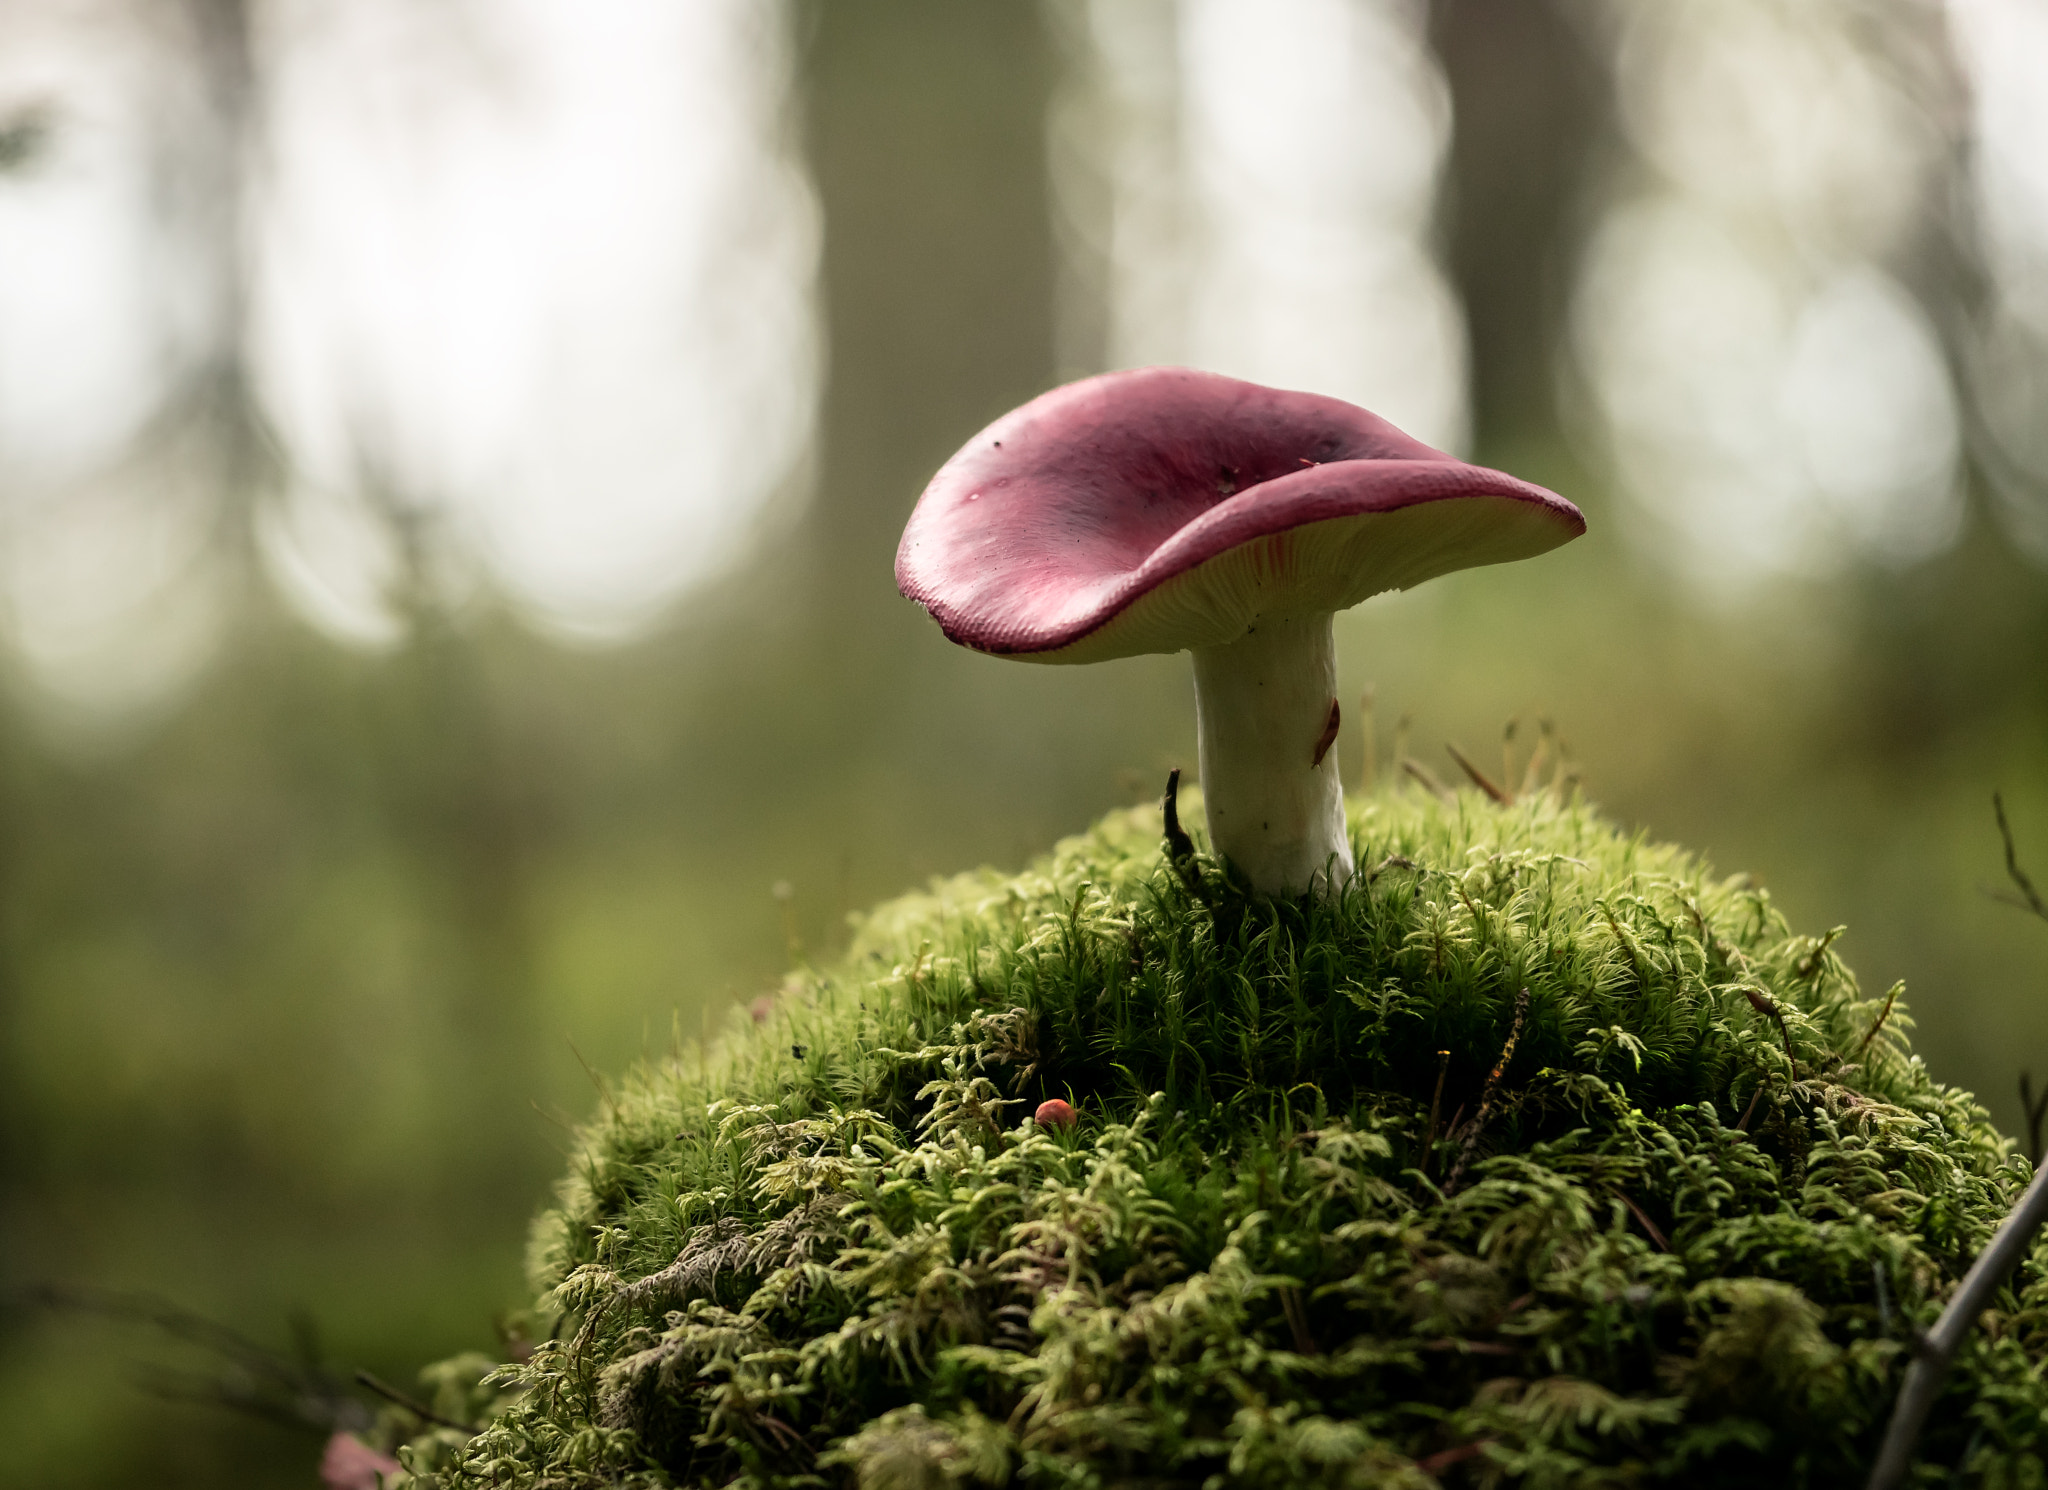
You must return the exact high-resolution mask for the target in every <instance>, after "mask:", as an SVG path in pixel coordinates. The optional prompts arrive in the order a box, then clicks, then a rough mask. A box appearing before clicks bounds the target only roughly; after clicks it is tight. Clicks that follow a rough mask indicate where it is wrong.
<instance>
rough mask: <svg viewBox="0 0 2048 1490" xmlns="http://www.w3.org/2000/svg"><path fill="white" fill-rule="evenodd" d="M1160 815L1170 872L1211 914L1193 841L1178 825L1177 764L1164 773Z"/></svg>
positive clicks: (1212, 906)
mask: <svg viewBox="0 0 2048 1490" xmlns="http://www.w3.org/2000/svg"><path fill="white" fill-rule="evenodd" d="M1160 807H1161V815H1162V816H1163V817H1164V818H1165V820H1166V862H1167V863H1169V864H1171V865H1172V866H1173V872H1174V874H1175V875H1176V876H1178V877H1179V879H1180V882H1181V883H1182V884H1183V885H1185V886H1186V887H1187V890H1188V893H1189V894H1190V895H1192V896H1194V897H1195V899H1197V900H1199V901H1201V902H1202V904H1203V905H1205V906H1207V907H1208V908H1209V912H1210V914H1211V915H1213V914H1215V911H1216V902H1215V901H1214V900H1213V899H1211V898H1210V895H1209V886H1208V885H1207V884H1206V883H1205V882H1204V881H1203V879H1202V871H1201V869H1200V868H1199V867H1198V866H1197V865H1196V863H1195V840H1194V839H1192V838H1190V837H1188V835H1187V830H1186V829H1185V828H1183V827H1181V825H1180V767H1179V766H1175V767H1174V768H1173V769H1172V770H1171V771H1169V772H1167V773H1166V797H1165V800H1164V801H1163V802H1162V803H1161V804H1160Z"/></svg>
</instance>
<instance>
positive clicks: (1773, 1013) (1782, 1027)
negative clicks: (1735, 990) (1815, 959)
mask: <svg viewBox="0 0 2048 1490" xmlns="http://www.w3.org/2000/svg"><path fill="white" fill-rule="evenodd" d="M1742 996H1743V997H1744V998H1746V999H1748V1000H1749V1006H1750V1008H1752V1009H1754V1010H1756V1012H1757V1013H1759V1014H1762V1015H1764V1016H1765V1017H1766V1018H1769V1019H1771V1020H1774V1021H1775V1022H1776V1023H1777V1026H1778V1033H1779V1034H1780V1035H1782V1036H1783V1037H1784V1040H1785V1064H1786V1065H1788V1066H1790V1067H1791V1068H1792V1079H1793V1080H1794V1081H1797V1080H1798V1079H1799V1060H1798V1058H1797V1057H1796V1056H1794V1055H1793V1054H1792V1030H1791V1027H1790V1026H1788V1025H1787V1024H1786V1023H1785V1014H1784V1011H1783V1010H1781V1009H1780V1008H1779V1007H1778V1005H1777V1001H1776V1000H1774V999H1773V998H1772V997H1771V996H1770V995H1769V994H1768V993H1765V992H1764V991H1763V990H1762V989H1761V988H1752V987H1750V986H1749V985H1748V984H1744V985H1743V988H1742Z"/></svg>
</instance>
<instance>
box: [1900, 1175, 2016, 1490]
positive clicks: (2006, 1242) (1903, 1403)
mask: <svg viewBox="0 0 2048 1490" xmlns="http://www.w3.org/2000/svg"><path fill="white" fill-rule="evenodd" d="M2044 1218H2048V1170H2036V1171H2035V1172H2034V1178H2033V1179H2032V1180H2031V1181H2029V1182H2028V1184H2027V1188H2026V1189H2025V1190H2024V1191H2022V1192H2021V1194H2020V1199H2019V1204H2017V1205H2015V1206H2014V1207H2013V1208H2012V1212H2011V1214H2010V1215H2008V1216H2007V1217H2006V1218H2005V1221H2004V1223H2003V1224H2002V1225H2000V1227H1999V1228H1998V1231H1997V1232H1996V1233H1995V1234H1994V1235H1993V1236H1992V1238H1991V1245H1990V1246H1988V1247H1986V1248H1985V1249H1984V1250H1983V1251H1982V1252H1980V1253H1978V1254H1977V1260H1976V1261H1975V1262H1974V1263H1972V1264H1971V1265H1970V1271H1969V1272H1967V1273H1965V1274H1964V1275H1963V1281H1962V1284H1961V1285H1960V1286H1959V1287H1958V1288H1957V1289H1956V1291H1955V1296H1954V1297H1953V1298H1951V1299H1950V1300H1949V1301H1948V1306H1947V1307H1946V1308H1944V1309H1943V1310H1942V1311H1941V1318H1939V1319H1937V1320H1936V1321H1935V1322H1934V1328H1933V1329H1931V1330H1929V1331H1928V1332H1927V1333H1926V1335H1925V1336H1923V1337H1922V1338H1921V1340H1920V1347H1919V1350H1918V1351H1917V1352H1916V1353H1915V1356H1914V1359H1913V1363H1912V1364H1911V1365H1910V1366H1908V1367H1907V1368H1906V1380H1905V1384H1904V1385H1903V1386H1901V1387H1900V1388H1899V1400H1898V1405H1897V1406H1896V1407H1894V1408H1893V1409H1892V1420H1891V1425H1890V1426H1889V1427H1888V1428H1886V1429H1885V1435H1884V1442H1883V1443H1882V1444H1881V1445H1880V1446H1879V1447H1878V1451H1877V1463H1876V1464H1875V1465H1874V1466H1873V1467H1872V1468H1871V1471H1870V1480H1869V1482H1868V1490H1895V1487H1896V1486H1899V1485H1902V1484H1904V1483H1905V1481H1906V1474H1907V1471H1908V1470H1910V1469H1911V1468H1912V1463H1913V1445H1914V1443H1915V1442H1916V1441H1917V1440H1918V1439H1919V1437H1920V1429H1921V1427H1922V1425H1924V1424H1925V1423H1926V1421H1927V1413H1928V1410H1929V1409H1930V1408H1932V1407H1933V1406H1934V1399H1935V1398H1936V1397H1937V1396H1939V1395H1940V1393H1941V1379H1942V1377H1944V1376H1946V1375H1947V1374H1948V1363H1949V1361H1950V1360H1951V1359H1953V1358H1954V1356H1955V1353H1956V1351H1957V1349H1958V1348H1960V1347H1961V1345H1962V1343H1963V1337H1964V1336H1966V1335H1968V1334H1969V1332H1970V1331H1971V1330H1972V1329H1974V1328H1976V1324H1977V1316H1978V1315H1980V1314H1982V1313H1983V1312H1984V1306H1985V1305H1986V1304H1988V1303H1990V1302H1991V1296H1992V1295H1993V1294H1995V1293H1996V1292H1997V1291H1998V1289H1999V1286H2000V1285H2001V1284H2002V1283H2004V1282H2005V1279H2006V1275H2007V1274H2009V1273H2010V1272H2012V1270H2013V1268H2014V1267H2016V1266H2017V1265H2018V1264H2019V1262H2020V1260H2021V1259H2022V1258H2024V1257H2025V1256H2026V1255H2027V1252H2028V1250H2029V1249H2030V1248H2031V1247H2032V1246H2033V1243H2034V1233H2035V1232H2036V1231H2037V1230H2038V1229H2039V1228H2040V1225H2041V1222H2042V1220H2043V1219H2044Z"/></svg>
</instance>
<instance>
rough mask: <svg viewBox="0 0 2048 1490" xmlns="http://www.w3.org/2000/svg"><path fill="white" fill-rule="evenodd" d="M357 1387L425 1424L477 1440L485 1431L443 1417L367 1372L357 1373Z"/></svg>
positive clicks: (474, 1425)
mask: <svg viewBox="0 0 2048 1490" xmlns="http://www.w3.org/2000/svg"><path fill="white" fill-rule="evenodd" d="M356 1385H357V1386H359V1387H362V1388H363V1389H364V1390H365V1391H371V1392H375V1393H376V1394H377V1395H378V1396H380V1397H382V1398H383V1399H384V1400H385V1401H386V1402H393V1403H396V1404H397V1405H398V1406H400V1407H402V1408H404V1409H405V1410H406V1411H407V1412H409V1413H411V1414H412V1415H413V1416H414V1417H416V1418H418V1419H419V1420H420V1421H421V1422H423V1423H434V1424H437V1425H438V1426H440V1427H443V1428H453V1429H454V1430H455V1431H456V1432H457V1433H467V1434H468V1435H469V1436H470V1437H471V1438H475V1437H476V1436H477V1434H479V1433H481V1432H483V1431H484V1430H483V1429H482V1428H480V1427H478V1426H477V1425H476V1424H475V1423H464V1422H458V1421H457V1420H456V1419H454V1418H450V1417H443V1416H442V1415H441V1414H440V1413H438V1412H436V1411H434V1409H433V1408H431V1407H429V1406H427V1405H426V1404H425V1403H424V1402H421V1401H420V1400H419V1399H418V1398H416V1397H408V1396H407V1395H406V1394H405V1393H404V1392H401V1391H400V1390H399V1389H398V1388H397V1387H395V1386H392V1385H391V1384H390V1383H389V1382H387V1381H380V1380H379V1379H378V1378H377V1377H375V1376H372V1375H371V1374H370V1373H369V1372H367V1371H358V1372H356Z"/></svg>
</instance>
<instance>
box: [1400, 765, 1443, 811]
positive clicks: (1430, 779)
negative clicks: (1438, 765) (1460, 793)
mask: <svg viewBox="0 0 2048 1490" xmlns="http://www.w3.org/2000/svg"><path fill="white" fill-rule="evenodd" d="M1401 769H1402V770H1403V771H1405V772H1407V773H1408V774H1409V775H1410V776H1412V777H1414V778H1415V780H1417V781H1419V782H1421V783H1422V786H1423V788H1424V790H1426V791H1428V792H1431V793H1432V794H1434V795H1435V796H1438V797H1441V798H1442V799H1443V800H1444V801H1446V802H1450V801H1455V800H1456V798H1455V797H1454V796H1453V794H1452V792H1451V789H1450V788H1449V787H1447V786H1445V785H1444V784H1443V783H1442V782H1441V781H1438V780H1437V779H1436V777H1435V776H1433V775H1431V774H1430V770H1429V767H1427V766H1425V765H1424V764H1423V763H1422V762H1421V761H1419V760H1417V759H1416V758H1415V757H1414V756H1412V755H1404V756H1402V757H1401Z"/></svg>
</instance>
